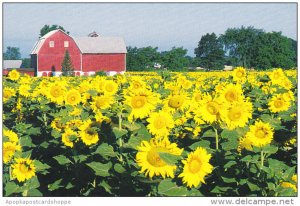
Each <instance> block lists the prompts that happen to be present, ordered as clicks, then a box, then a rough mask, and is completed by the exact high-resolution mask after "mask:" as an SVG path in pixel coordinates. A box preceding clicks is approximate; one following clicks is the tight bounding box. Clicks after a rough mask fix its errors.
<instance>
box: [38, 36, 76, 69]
mask: <svg viewBox="0 0 300 206" xmlns="http://www.w3.org/2000/svg"><path fill="white" fill-rule="evenodd" d="M50 41H54V47H50V46H49V42H50ZM64 41H69V47H68V48H65V47H64ZM66 50H68V51H69V54H70V57H71V61H72V64H73V67H74V70H75V71H80V70H81V62H80V58H81V55H80V50H79V48H78V47H77V45H76V43H75V42H74V40H73V39H72V38H71V37H70V36H68V35H66V34H65V33H63V32H61V31H58V32H55V33H54V34H52V35H51V36H50V37H48V38H47V39H45V41H44V43H43V45H42V47H41V48H40V50H39V52H38V71H39V72H40V71H52V67H53V66H54V67H55V71H61V63H62V61H63V59H64V55H65V51H66Z"/></svg>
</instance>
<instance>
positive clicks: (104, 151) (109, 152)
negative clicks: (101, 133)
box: [93, 143, 116, 159]
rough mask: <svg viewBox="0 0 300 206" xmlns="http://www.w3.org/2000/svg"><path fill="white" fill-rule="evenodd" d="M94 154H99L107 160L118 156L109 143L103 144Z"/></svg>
mask: <svg viewBox="0 0 300 206" xmlns="http://www.w3.org/2000/svg"><path fill="white" fill-rule="evenodd" d="M93 154H99V155H101V156H102V157H104V158H106V159H107V158H108V157H115V156H116V153H115V152H114V148H113V147H112V146H111V145H109V144H107V143H102V144H101V145H100V146H99V147H98V148H97V150H96V151H95V152H94V153H93Z"/></svg>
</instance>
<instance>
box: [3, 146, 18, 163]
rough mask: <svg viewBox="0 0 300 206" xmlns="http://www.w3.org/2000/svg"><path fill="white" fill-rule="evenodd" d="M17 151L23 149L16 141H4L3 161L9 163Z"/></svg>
mask: <svg viewBox="0 0 300 206" xmlns="http://www.w3.org/2000/svg"><path fill="white" fill-rule="evenodd" d="M16 151H21V146H20V145H18V144H17V143H15V142H4V143H3V162H4V163H5V164H6V163H8V162H9V161H10V160H11V159H12V157H13V156H14V154H15V152H16Z"/></svg>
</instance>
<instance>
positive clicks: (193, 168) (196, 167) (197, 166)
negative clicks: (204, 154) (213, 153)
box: [189, 159, 201, 173]
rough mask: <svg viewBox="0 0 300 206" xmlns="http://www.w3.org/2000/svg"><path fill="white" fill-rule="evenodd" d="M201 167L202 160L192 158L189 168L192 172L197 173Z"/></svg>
mask: <svg viewBox="0 0 300 206" xmlns="http://www.w3.org/2000/svg"><path fill="white" fill-rule="evenodd" d="M200 169H201V162H200V160H198V159H192V161H191V162H190V163H189V170H190V172H191V173H197V172H198V171H199V170H200Z"/></svg>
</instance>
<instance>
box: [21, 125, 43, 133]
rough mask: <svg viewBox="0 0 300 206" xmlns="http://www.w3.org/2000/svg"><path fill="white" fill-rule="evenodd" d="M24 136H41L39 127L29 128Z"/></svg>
mask: <svg viewBox="0 0 300 206" xmlns="http://www.w3.org/2000/svg"><path fill="white" fill-rule="evenodd" d="M23 132H24V131H23ZM26 134H28V135H39V134H41V129H40V128H39V127H31V128H30V129H27V130H26Z"/></svg>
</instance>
